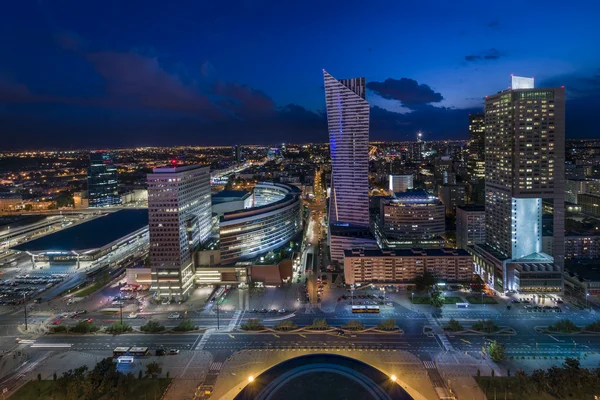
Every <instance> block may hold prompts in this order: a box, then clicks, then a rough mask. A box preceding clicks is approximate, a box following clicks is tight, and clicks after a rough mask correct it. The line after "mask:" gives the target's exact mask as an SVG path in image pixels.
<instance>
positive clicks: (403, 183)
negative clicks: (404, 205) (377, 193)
mask: <svg viewBox="0 0 600 400" xmlns="http://www.w3.org/2000/svg"><path fill="white" fill-rule="evenodd" d="M412 188H413V176H412V174H411V175H390V176H389V188H388V189H389V191H390V192H392V193H399V192H406V191H407V190H409V189H412Z"/></svg>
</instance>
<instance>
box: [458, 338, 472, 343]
mask: <svg viewBox="0 0 600 400" xmlns="http://www.w3.org/2000/svg"><path fill="white" fill-rule="evenodd" d="M460 340H461V341H463V342H465V343H469V344H471V342H469V341H468V340H465V339H460Z"/></svg>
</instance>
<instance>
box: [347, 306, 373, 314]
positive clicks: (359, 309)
mask: <svg viewBox="0 0 600 400" xmlns="http://www.w3.org/2000/svg"><path fill="white" fill-rule="evenodd" d="M352 313H354V314H361V313H379V306H352Z"/></svg>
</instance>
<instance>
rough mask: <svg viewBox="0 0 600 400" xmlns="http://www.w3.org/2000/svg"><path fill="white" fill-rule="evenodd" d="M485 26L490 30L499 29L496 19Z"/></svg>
mask: <svg viewBox="0 0 600 400" xmlns="http://www.w3.org/2000/svg"><path fill="white" fill-rule="evenodd" d="M486 26H487V27H488V28H490V29H500V21H498V20H497V19H494V20H491V21H490V22H488V23H487V25H486Z"/></svg>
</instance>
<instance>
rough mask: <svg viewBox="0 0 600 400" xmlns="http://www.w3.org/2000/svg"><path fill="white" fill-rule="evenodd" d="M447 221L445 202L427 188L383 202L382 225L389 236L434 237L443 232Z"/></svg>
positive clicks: (382, 200) (386, 199) (381, 206)
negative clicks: (430, 193) (426, 190)
mask: <svg viewBox="0 0 600 400" xmlns="http://www.w3.org/2000/svg"><path fill="white" fill-rule="evenodd" d="M445 221H446V220H445V215H444V205H443V204H441V203H440V201H439V199H438V198H437V197H435V196H432V195H429V194H427V192H425V191H424V190H411V191H408V192H405V193H397V194H396V197H394V198H383V199H381V201H380V224H381V228H382V231H383V234H384V235H385V236H387V237H388V238H397V239H400V238H401V239H431V238H433V237H435V236H440V235H443V234H444V232H445V229H446V225H445Z"/></svg>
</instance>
